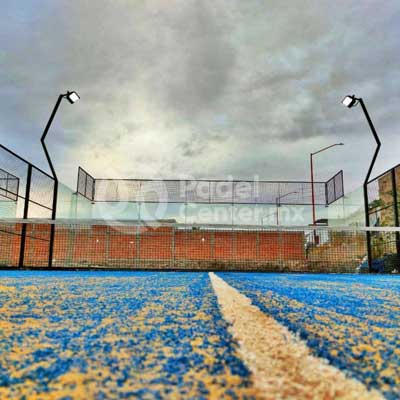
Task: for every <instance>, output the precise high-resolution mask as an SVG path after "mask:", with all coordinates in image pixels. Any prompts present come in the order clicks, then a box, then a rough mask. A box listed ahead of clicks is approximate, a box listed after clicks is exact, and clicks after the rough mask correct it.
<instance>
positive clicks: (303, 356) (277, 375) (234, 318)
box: [209, 272, 384, 400]
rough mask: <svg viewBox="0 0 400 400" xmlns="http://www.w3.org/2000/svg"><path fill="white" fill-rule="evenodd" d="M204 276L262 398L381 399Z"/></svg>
mask: <svg viewBox="0 0 400 400" xmlns="http://www.w3.org/2000/svg"><path fill="white" fill-rule="evenodd" d="M209 276H210V279H211V283H212V286H213V288H214V291H215V293H216V295H217V298H218V303H219V306H220V308H221V311H222V315H223V317H224V318H225V320H226V321H227V322H228V323H229V324H231V326H230V327H229V331H230V333H231V334H232V336H233V338H234V339H235V340H236V341H237V342H238V343H239V354H240V356H241V358H242V360H243V362H244V363H245V364H246V366H247V367H248V369H249V370H250V371H251V373H252V375H253V382H254V386H255V387H256V388H257V389H258V390H259V391H260V393H261V396H262V398H263V399H268V400H280V399H282V400H283V399H287V400H289V399H291V400H294V399H296V400H306V399H307V400H310V399H321V400H333V399H341V400H361V399H365V400H375V399H384V397H383V396H382V395H381V394H380V393H379V392H377V391H376V390H373V391H369V390H368V389H367V387H366V386H364V385H363V384H362V383H361V382H359V381H357V380H355V379H352V378H348V377H346V375H345V374H344V373H343V372H342V371H340V370H339V369H337V368H335V367H333V366H331V365H329V364H328V362H327V361H326V360H324V359H321V358H318V357H315V356H313V355H311V352H310V349H309V348H308V347H307V345H306V344H305V342H303V341H301V340H300V339H299V338H297V337H296V336H295V335H293V334H292V333H291V332H290V331H289V330H288V329H287V328H286V327H285V326H283V325H281V324H280V323H278V322H277V321H276V320H275V319H273V318H272V317H270V316H268V315H267V314H265V313H264V312H262V311H261V310H260V309H259V308H258V307H256V306H254V305H252V304H251V300H250V299H249V298H248V297H246V296H244V295H243V294H241V293H240V292H239V291H237V290H236V289H234V288H233V287H232V286H230V285H228V284H227V283H226V282H225V281H224V280H223V279H221V278H219V277H218V276H216V275H215V274H214V273H212V272H210V273H209Z"/></svg>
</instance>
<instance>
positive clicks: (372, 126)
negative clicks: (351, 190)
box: [357, 97, 381, 272]
mask: <svg viewBox="0 0 400 400" xmlns="http://www.w3.org/2000/svg"><path fill="white" fill-rule="evenodd" d="M357 101H358V102H359V103H360V105H361V108H362V110H363V112H364V115H365V118H366V119H367V122H368V125H369V128H370V129H371V132H372V135H373V137H374V139H375V142H376V147H375V152H374V155H373V157H372V160H371V163H370V165H369V168H368V172H367V175H366V176H365V180H364V185H363V189H364V209H365V225H366V226H367V227H368V226H370V220H369V204H368V203H369V202H368V181H369V178H370V176H371V173H372V169H373V168H374V165H375V161H376V158H377V157H378V153H379V149H380V147H381V141H380V139H379V137H378V134H377V132H376V130H375V127H374V124H373V123H372V120H371V117H370V116H369V113H368V110H367V107H365V104H364V101H363V99H362V98H361V97H360V98H357ZM367 254H368V270H369V272H372V249H371V232H370V231H368V230H367Z"/></svg>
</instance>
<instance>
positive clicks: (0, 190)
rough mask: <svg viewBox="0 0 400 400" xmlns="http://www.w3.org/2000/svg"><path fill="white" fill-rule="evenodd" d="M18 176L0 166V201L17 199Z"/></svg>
mask: <svg viewBox="0 0 400 400" xmlns="http://www.w3.org/2000/svg"><path fill="white" fill-rule="evenodd" d="M18 190H19V178H18V177H16V176H14V175H12V174H10V173H9V172H7V171H4V170H3V169H1V168H0V201H7V200H9V201H17V199H18Z"/></svg>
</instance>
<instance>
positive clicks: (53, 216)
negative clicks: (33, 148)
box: [40, 92, 71, 268]
mask: <svg viewBox="0 0 400 400" xmlns="http://www.w3.org/2000/svg"><path fill="white" fill-rule="evenodd" d="M70 93H71V92H67V93H65V94H60V95H59V96H58V99H57V102H56V104H55V106H54V108H53V111H52V113H51V115H50V118H49V120H48V122H47V125H46V127H45V128H44V131H43V134H42V137H41V138H40V141H41V143H42V147H43V150H44V154H45V155H46V159H47V162H48V164H49V167H50V170H51V174H52V176H53V179H54V189H53V204H52V208H51V219H52V220H53V221H54V220H55V219H56V215H57V197H58V177H57V174H56V171H55V169H54V166H53V163H52V161H51V158H50V155H49V152H48V150H47V147H46V143H45V139H46V136H47V133H48V132H49V129H50V126H51V124H52V122H53V120H54V117H55V115H56V114H57V111H58V108H59V107H60V104H61V101H62V99H63V98H65V97H67V96H69V95H70ZM54 236H55V225H54V224H51V226H50V243H49V259H48V268H51V267H52V264H53V250H54Z"/></svg>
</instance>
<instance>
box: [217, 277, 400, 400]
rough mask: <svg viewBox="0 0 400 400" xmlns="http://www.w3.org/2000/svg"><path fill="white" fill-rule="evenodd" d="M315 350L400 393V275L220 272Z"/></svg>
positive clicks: (389, 393) (373, 384)
mask: <svg viewBox="0 0 400 400" xmlns="http://www.w3.org/2000/svg"><path fill="white" fill-rule="evenodd" d="M218 275H219V276H220V277H221V278H223V279H224V280H225V281H226V282H227V283H229V284H230V285H232V286H233V287H235V288H236V289H238V290H240V291H241V292H242V293H243V294H245V295H246V296H248V297H249V298H250V299H251V300H252V301H253V303H254V304H255V305H257V306H259V307H260V309H261V310H263V311H264V312H266V313H267V314H269V315H271V316H272V317H274V318H275V319H276V320H278V321H279V322H281V323H283V324H284V325H286V326H287V327H288V328H289V329H290V330H292V331H293V332H295V333H297V334H299V335H300V337H301V338H302V339H304V340H306V342H307V344H308V345H309V346H310V347H311V349H312V351H313V352H314V354H315V355H317V356H320V357H324V358H326V359H328V360H329V362H330V363H331V364H333V365H334V366H336V367H338V368H340V369H342V370H345V371H347V372H348V374H349V375H351V376H353V377H355V378H357V379H358V380H360V381H362V382H364V383H365V384H366V385H367V386H368V387H370V388H376V389H378V390H380V391H381V392H382V393H383V394H384V395H385V396H386V398H388V399H390V400H395V399H399V398H400V277H399V276H388V275H386V276H378V275H333V274H312V275H311V274H310V275H297V274H293V275H291V274H262V273H219V274H218Z"/></svg>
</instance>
